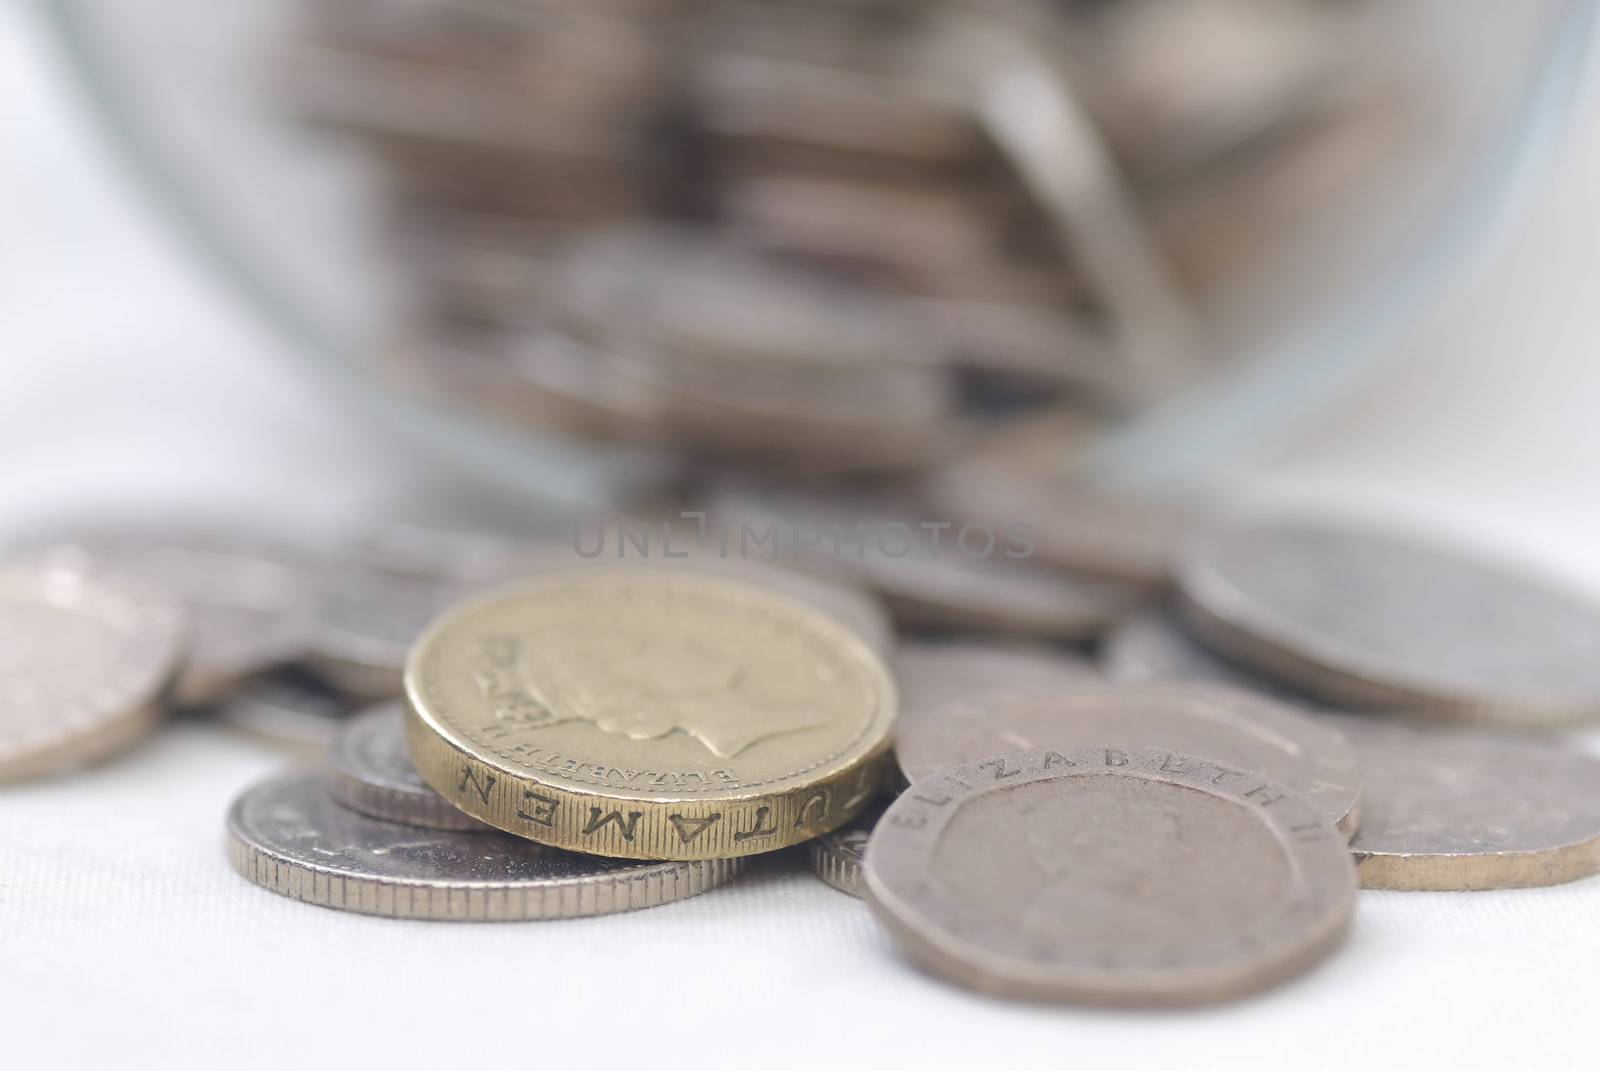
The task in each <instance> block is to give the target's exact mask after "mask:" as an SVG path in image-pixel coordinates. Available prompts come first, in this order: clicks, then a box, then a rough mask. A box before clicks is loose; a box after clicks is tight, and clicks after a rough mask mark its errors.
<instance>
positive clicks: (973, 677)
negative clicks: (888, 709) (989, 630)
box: [890, 642, 1104, 781]
mask: <svg viewBox="0 0 1600 1071" xmlns="http://www.w3.org/2000/svg"><path fill="white" fill-rule="evenodd" d="M890 665H891V667H892V668H893V670H894V675H895V681H896V683H897V685H898V686H899V689H900V717H899V720H898V722H897V724H896V728H895V760H896V762H897V763H898V764H899V767H900V772H901V774H902V775H903V776H904V777H905V779H906V780H907V781H916V780H917V779H918V778H921V777H925V776H927V775H928V774H931V773H933V772H935V771H937V770H939V769H940V768H942V767H944V766H948V765H949V764H950V762H952V761H954V760H953V759H945V758H944V756H946V755H950V754H951V753H952V752H954V751H955V750H956V749H958V748H959V746H960V744H961V742H962V741H964V740H966V739H967V737H969V736H971V735H972V734H973V733H974V732H975V731H977V729H978V728H979V727H980V726H982V725H983V723H984V721H985V720H986V719H987V718H988V716H989V711H990V710H991V709H993V708H994V707H996V706H1001V705H1005V704H1015V703H1029V702H1048V701H1050V700H1053V699H1055V698H1057V697H1059V696H1062V695H1066V694H1068V693H1070V692H1073V691H1077V690H1079V689H1082V688H1091V689H1093V688H1098V687H1100V686H1101V685H1103V684H1104V678H1102V677H1101V675H1100V674H1099V673H1098V672H1097V671H1096V670H1095V668H1094V666H1093V665H1091V664H1090V663H1089V662H1088V661H1086V660H1085V659H1083V658H1081V657H1078V656H1076V655H1072V654H1068V653H1066V652H1062V651H1056V650H1053V649H1051V648H1047V647H1042V646H1020V645H1019V646H1011V647H1006V646H1001V645H999V644H995V643H976V642H946V643H938V642H923V643H909V644H901V645H900V647H899V649H898V650H896V652H895V655H894V659H893V660H892V661H891V663H890Z"/></svg>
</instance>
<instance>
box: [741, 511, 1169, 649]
mask: <svg viewBox="0 0 1600 1071" xmlns="http://www.w3.org/2000/svg"><path fill="white" fill-rule="evenodd" d="M897 506H898V504H896V503H893V502H889V503H885V502H883V501H882V500H880V499H869V498H868V497H867V496H866V495H864V494H862V495H853V494H848V493H838V492H830V493H821V492H808V491H804V490H795V489H785V490H777V489H775V488H771V487H763V486H757V485H752V484H738V483H728V484H725V485H724V486H722V487H720V488H718V489H716V491H715V492H714V493H713V499H712V511H713V516H714V517H715V518H716V520H717V521H718V523H719V524H720V525H721V526H722V527H723V528H725V529H727V530H729V531H730V532H732V533H735V536H736V537H737V538H738V539H739V540H740V541H741V542H740V545H741V546H744V545H746V544H748V543H750V542H751V541H754V540H763V539H764V540H767V541H769V542H773V543H775V544H776V545H777V546H779V548H780V549H781V550H783V551H784V552H786V553H788V554H789V555H790V559H789V560H790V561H792V562H794V563H795V565H796V566H797V567H800V568H805V569H810V570H814V571H817V572H819V573H821V574H823V575H831V576H834V577H840V578H845V579H848V580H849V581H850V582H852V583H856V584H859V585H861V586H863V587H867V588H870V589H872V590H874V591H876V592H877V593H878V594H879V596H880V597H882V599H883V600H884V603H885V604H886V605H887V606H888V607H889V611H890V613H891V614H892V615H893V617H894V619H895V621H896V622H898V623H899V624H901V625H903V626H907V627H912V628H920V627H933V628H972V629H983V630H986V631H991V632H1004V633H1010V634H1013V635H1024V636H1049V637H1053V638H1061V639H1082V638H1086V637H1090V636H1094V635H1096V634H1098V633H1099V632H1100V631H1102V630H1104V629H1106V628H1108V627H1110V625H1111V624H1112V623H1113V622H1114V621H1116V620H1117V619H1118V618H1119V617H1121V616H1122V615H1123V614H1125V613H1126V612H1127V611H1128V610H1129V609H1131V608H1132V607H1134V606H1136V605H1137V604H1138V603H1139V602H1140V601H1142V600H1143V599H1144V597H1145V595H1146V592H1145V589H1144V588H1143V587H1141V586H1138V585H1131V584H1124V583H1119V582H1115V581H1108V580H1099V579H1094V578H1085V577H1082V576H1075V575H1073V574H1071V573H1065V572H1060V571H1057V570H1053V569H1047V568H1041V567H1040V566H1038V565H1037V564H1036V563H1034V562H1032V561H1030V560H1028V559H1027V557H1026V549H1027V548H1026V546H1025V545H1024V544H1021V543H1016V542H1014V540H1015V538H1016V537H1015V535H1014V534H1013V533H1009V532H1008V531H1006V530H1004V529H992V528H989V527H986V526H983V525H979V524H972V525H966V526H963V525H959V524H950V523H947V522H942V521H938V520H936V519H933V518H931V517H924V516H921V515H919V514H918V513H916V512H914V511H911V510H909V509H903V508H897Z"/></svg>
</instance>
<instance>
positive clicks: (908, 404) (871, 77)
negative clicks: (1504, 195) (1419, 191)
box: [273, 0, 1405, 473]
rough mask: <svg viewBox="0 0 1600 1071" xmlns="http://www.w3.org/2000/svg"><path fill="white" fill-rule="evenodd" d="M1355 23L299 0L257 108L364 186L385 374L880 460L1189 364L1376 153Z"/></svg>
mask: <svg viewBox="0 0 1600 1071" xmlns="http://www.w3.org/2000/svg"><path fill="white" fill-rule="evenodd" d="M1375 6H1377V5H1368V4H1362V3H1349V4H1337V5H1329V4H1322V3H1315V2H1311V0H1303V2H1302V0H1290V2H1288V3H1283V2H1279V0H1121V2H1118V3H1111V4H1078V5H1068V4H1048V3H1042V2H1037V0H1003V2H997V3H984V4H973V3H970V2H963V0H940V2H937V3H920V2H910V0H872V2H868V3H837V2H835V0H762V2H752V0H612V2H607V3H589V4H571V3H555V2H532V3H519V4H510V5H508V4H503V3H498V2H493V0H425V2H420V3H407V4H403V5H395V4H375V3H360V4H339V5H326V4H313V5H306V11H305V17H304V18H303V19H302V20H301V23H300V27H299V30H298V33H297V34H296V35H294V36H292V38H291V39H289V40H286V41H285V42H284V43H283V47H282V48H281V49H280V50H279V52H278V54H277V55H275V57H274V61H273V70H274V78H273V83H274V85H275V87H276V92H277V95H278V98H279V100H280V102H281V104H282V106H283V107H284V108H285V110H287V111H288V112H290V113H291V114H292V115H294V116H295V117H297V118H299V119H300V120H302V121H304V122H306V123H308V124H311V125H313V126H314V127H316V128H318V129H322V130H332V131H335V132H337V135H338V136H339V137H340V138H341V139H343V140H344V141H346V142H348V143H349V144H351V145H354V146H358V147H359V148H360V149H361V150H362V151H363V155H364V156H365V157H366V158H367V159H368V160H370V161H371V163H372V164H373V170H374V171H375V175H376V185H377V187H378V190H379V191H380V192H379V201H380V204H381V208H380V209H379V211H378V213H377V215H378V217H379V218H380V219H381V220H382V221H383V224H384V225H383V228H382V230H383V238H382V245H383V247H384V248H385V249H386V250H388V252H389V254H390V255H388V256H386V257H385V258H384V259H385V261H386V262H387V265H388V266H389V267H390V268H391V269H392V273H393V274H394V275H396V276H398V278H397V279H396V283H397V289H398V290H399V305H400V306H401V308H402V309H403V310H404V311H403V312H400V313H398V314H397V317H396V318H397V320H398V321H400V322H399V323H397V325H396V327H395V331H394V337H393V339H392V340H391V341H388V342H386V343H383V344H381V345H379V346H376V347H375V360H376V361H377V362H378V364H379V365H380V367H381V368H382V369H383V370H385V371H386V373H387V374H388V375H389V376H390V378H391V379H393V380H394V381H396V382H398V383H401V384H403V385H405V386H407V387H409V388H411V389H414V390H419V391H423V392H427V393H430V394H434V395H438V396H441V397H443V398H445V399H447V400H449V401H451V402H453V403H455V404H457V405H458V406H462V405H464V406H466V407H469V408H473V409H476V410H478V411H481V412H483V413H485V414H487V415H489V416H492V417H495V418H498V419H502V420H509V421H512V422H516V423H520V424H525V425H533V426H536V427H538V428H540V429H555V430H558V431H561V432H566V433H570V434H575V435H579V436H585V437H591V438H598V439H604V440H610V441H622V442H626V443H633V444H644V445H648V446H650V447H655V448H665V449H668V450H671V451H672V452H674V453H675V454H679V455H686V456H689V457H691V458H705V457H712V458H717V459H723V460H728V459H731V460H734V461H737V462H738V463H739V464H741V465H762V466H765V467H768V468H781V469H785V470H794V469H802V470H805V471H809V472H817V471H825V472H843V471H848V472H875V473H903V472H907V471H916V470H920V469H925V468H927V467H929V466H932V465H936V464H938V463H940V462H941V461H942V460H944V459H947V458H950V457H953V456H957V455H959V453H960V452H961V451H962V450H963V448H964V447H965V445H966V444H967V443H968V441H969V439H970V438H972V437H973V436H975V435H981V434H982V433H983V431H984V429H987V428H989V427H992V426H993V425H995V424H997V423H1000V422H1002V421H1005V420H1007V419H1010V418H1011V417H1013V416H1015V415H1016V414H1017V413H1019V412H1028V411H1033V410H1038V409H1049V408H1054V407H1068V408H1070V409H1072V410H1073V411H1075V412H1079V413H1082V414H1084V416H1085V419H1091V418H1105V417H1108V416H1112V415H1115V414H1117V413H1120V412H1123V411H1124V410H1125V409H1126V408H1127V407H1128V406H1130V405H1137V404H1141V403H1143V402H1147V401H1150V400H1153V399H1155V398H1157V397H1160V396H1162V395H1163V394H1164V393H1165V392H1167V391H1169V390H1171V389H1173V388H1176V387H1178V386H1181V385H1183V384H1185V383H1187V382H1189V381H1190V380H1192V379H1193V378H1194V377H1195V376H1196V375H1198V374H1200V373H1202V372H1203V371H1204V366H1205V365H1206V363H1207V362H1206V358H1204V357H1203V352H1204V351H1205V350H1206V348H1207V346H1206V344H1205V341H1204V336H1205V333H1206V332H1205V330H1204V327H1203V322H1204V320H1205V318H1206V311H1205V310H1206V308H1207V305H1208V302H1210V301H1211V300H1212V295H1213V294H1214V293H1217V292H1220V291H1223V290H1225V289H1227V284H1228V282H1229V280H1230V279H1231V278H1233V277H1234V276H1237V275H1238V274H1240V272H1241V270H1242V269H1243V267H1245V266H1247V265H1248V264H1250V263H1253V262H1255V261H1257V260H1261V259H1262V252H1263V249H1264V248H1266V247H1268V246H1269V245H1270V239H1271V237H1272V236H1274V235H1275V234H1276V233H1278V232H1280V231H1282V230H1283V229H1284V224H1285V222H1287V221H1290V220H1292V219H1293V218H1295V217H1296V216H1297V215H1299V214H1301V213H1302V212H1303V210H1304V208H1305V205H1306V203H1307V202H1311V201H1315V200H1316V199H1318V197H1319V196H1321V195H1322V192H1323V190H1324V187H1326V186H1328V185H1332V186H1335V187H1337V186H1338V185H1339V184H1340V183H1341V182H1345V181H1348V180H1350V179H1351V177H1352V176H1353V175H1358V174H1361V173H1364V171H1365V170H1367V169H1371V168H1373V167H1374V166H1375V165H1376V164H1377V163H1378V162H1379V161H1381V159H1382V158H1383V154H1384V152H1385V151H1386V150H1387V149H1389V148H1392V147H1393V146H1394V145H1396V144H1397V143H1398V142H1399V141H1400V140H1401V138H1400V135H1401V134H1403V131H1404V124H1403V123H1402V122H1400V121H1399V119H1400V116H1401V115H1402V114H1403V113H1404V111H1405V109H1404V107H1403V96H1402V95H1401V94H1399V93H1397V92H1396V91H1395V85H1396V84H1397V83H1396V82H1395V81H1394V80H1392V79H1387V78H1386V77H1385V76H1384V75H1383V72H1382V71H1380V70H1378V69H1376V68H1377V67H1378V65H1379V63H1380V57H1382V56H1383V55H1384V51H1383V50H1381V49H1376V48H1373V47H1370V46H1371V43H1372V42H1371V38H1372V36H1373V33H1374V31H1375V29H1376V27H1375V26H1374V25H1373V22H1374V20H1373V18H1372V17H1371V14H1370V9H1371V8H1373V7H1375ZM1352 127H1354V128H1359V129H1357V130H1356V131H1355V136H1352V130H1351V128H1352Z"/></svg>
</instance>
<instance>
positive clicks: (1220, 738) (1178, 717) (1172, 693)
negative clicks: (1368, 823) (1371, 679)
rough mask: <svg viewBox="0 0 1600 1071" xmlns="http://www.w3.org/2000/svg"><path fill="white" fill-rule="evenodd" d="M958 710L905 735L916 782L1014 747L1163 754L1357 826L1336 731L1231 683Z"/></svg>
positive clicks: (1355, 786) (1086, 692)
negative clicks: (1216, 766)
mask: <svg viewBox="0 0 1600 1071" xmlns="http://www.w3.org/2000/svg"><path fill="white" fill-rule="evenodd" d="M964 713H967V714H968V716H967V717H965V718H963V719H959V720H958V719H951V720H950V721H948V722H947V723H946V724H945V725H943V726H941V727H940V729H939V731H938V732H932V731H928V732H923V733H920V734H915V735H911V734H907V736H906V739H905V740H904V741H903V742H902V745H901V746H902V754H901V759H900V762H901V768H902V769H903V770H904V771H905V773H906V776H907V777H909V778H910V779H911V780H912V781H913V782H916V781H920V780H921V779H922V778H924V777H927V776H929V775H930V773H931V772H932V771H934V770H938V769H940V768H942V767H945V766H949V765H950V764H952V763H956V762H970V761H973V760H975V759H980V758H983V757H984V756H985V755H993V754H995V753H997V752H1000V751H1014V750H1017V749H1019V748H1035V747H1052V748H1056V749H1058V750H1062V751H1066V750H1070V749H1072V748H1078V747H1088V746H1091V745H1094V744H1115V745H1117V746H1119V747H1144V748H1166V749H1169V750H1172V751H1178V752H1182V753H1183V754H1186V755H1197V756H1200V757H1203V758H1205V759H1208V760H1210V761H1213V762H1218V763H1221V764H1223V765H1225V766H1229V767H1232V768H1234V769H1239V770H1250V771H1254V772H1255V773H1257V774H1260V775H1261V776H1262V777H1264V778H1266V779H1269V780H1271V781H1274V782H1277V783H1278V784H1281V785H1284V786H1285V787H1287V788H1288V789H1289V790H1290V791H1292V792H1294V793H1295V794H1296V795H1299V796H1301V797H1303V798H1304V799H1305V801H1306V802H1307V803H1309V804H1310V805H1311V806H1312V807H1313V808H1315V809H1316V811H1317V813H1319V814H1321V815H1322V816H1323V817H1324V818H1325V819H1327V821H1328V822H1330V823H1332V824H1333V825H1335V826H1337V827H1338V828H1339V830H1340V831H1341V832H1343V833H1344V834H1345V835H1346V836H1349V835H1350V834H1351V833H1353V832H1355V830H1356V827H1357V825H1358V824H1359V822H1360V803H1361V775H1360V772H1359V770H1358V768H1357V764H1356V760H1355V756H1354V755H1353V754H1352V753H1351V751H1350V748H1349V746H1348V745H1347V744H1346V743H1345V741H1344V738H1343V737H1341V736H1340V735H1339V733H1338V731H1337V730H1335V729H1333V728H1332V727H1331V726H1329V725H1327V724H1326V723H1323V722H1321V721H1319V720H1317V719H1316V718H1314V717H1312V716H1311V715H1310V714H1308V713H1306V712H1304V711H1302V710H1300V709H1298V708H1296V707H1293V706H1290V705H1288V704H1286V703H1280V702H1278V701H1277V700H1274V699H1268V698H1267V697H1266V696H1262V695H1258V694H1255V693H1253V692H1247V691H1244V690H1242V689H1238V688H1232V687H1229V686H1228V685H1224V684H1210V683H1204V682H1200V681H1189V682H1182V683H1164V684H1109V683H1107V684H1099V685H1085V686H1081V687H1078V688H1074V689H1072V690H1069V691H1064V692H1062V693H1061V694H1058V695H1054V696H1050V697H1048V698H1041V697H1039V696H1032V697H1021V698H1016V697H1013V698H1011V699H1010V700H1007V701H990V702H986V703H984V704H983V706H982V707H981V709H977V710H973V711H970V712H964ZM907 745H911V746H909V747H907Z"/></svg>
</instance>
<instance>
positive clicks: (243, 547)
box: [34, 525, 312, 706]
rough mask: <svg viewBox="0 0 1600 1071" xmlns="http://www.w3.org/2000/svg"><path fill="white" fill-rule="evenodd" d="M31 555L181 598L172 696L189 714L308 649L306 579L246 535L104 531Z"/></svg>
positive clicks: (71, 538) (135, 528) (304, 573)
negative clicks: (185, 620)
mask: <svg viewBox="0 0 1600 1071" xmlns="http://www.w3.org/2000/svg"><path fill="white" fill-rule="evenodd" d="M34 556H43V557H44V558H48V559H49V560H52V561H57V562H61V563H63V564H66V565H68V566H72V567H77V568H85V569H93V568H96V567H98V566H101V565H104V566H107V567H109V568H112V569H115V570H116V571H118V572H119V573H124V574H128V575H133V576H139V577H143V578H144V579H146V580H148V581H150V582H151V583H154V584H159V585H161V587H163V588H165V589H167V590H168V591H171V592H172V593H173V594H175V595H177V596H178V598H180V599H181V600H183V604H184V607H185V608H186V609H187V611H188V616H189V625H190V628H189V633H190V640H189V653H188V657H187V658H186V659H185V661H184V665H183V669H182V671H181V672H180V673H179V675H178V681H177V685H176V691H175V698H176V699H177V701H178V702H179V703H180V704H182V705H184V706H199V705H202V704H205V703H208V702H211V701H212V700H214V699H217V698H218V697H220V696H222V695H224V694H226V693H227V692H228V691H229V690H230V689H231V688H233V687H234V686H235V685H236V684H237V683H238V682H239V681H241V680H243V679H244V678H246V677H248V676H250V675H252V674H254V673H259V672H261V671H263V670H265V669H268V668H270V667H272V666H276V665H280V664H282V663H285V662H288V661H291V660H293V659H294V658H296V657H298V656H299V655H300V654H301V653H302V652H303V651H304V650H305V644H306V638H307V635H308V634H309V631H310V624H311V606H312V595H311V580H310V576H311V574H310V571H309V570H307V569H305V568H301V567H299V566H297V565H296V564H294V563H293V562H291V560H290V559H289V557H288V556H287V555H277V554H274V553H273V552H271V551H268V550H263V549H258V548H257V547H256V546H255V545H253V543H252V542H251V541H250V540H248V539H246V538H244V537H240V538H239V539H237V540H235V539H233V538H231V537H230V536H228V535H227V534H219V533H214V532H205V531H200V530H185V531H163V530H156V529H141V528H139V527H138V526H136V525H135V526H132V527H127V528H109V527H106V528H100V529H87V530H84V531H80V532H77V533H74V534H72V535H71V536H69V537H67V538H65V539H63V540H62V541H60V542H58V543H55V544H53V545H50V546H46V547H43V548H40V549H39V550H37V551H35V552H34Z"/></svg>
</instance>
